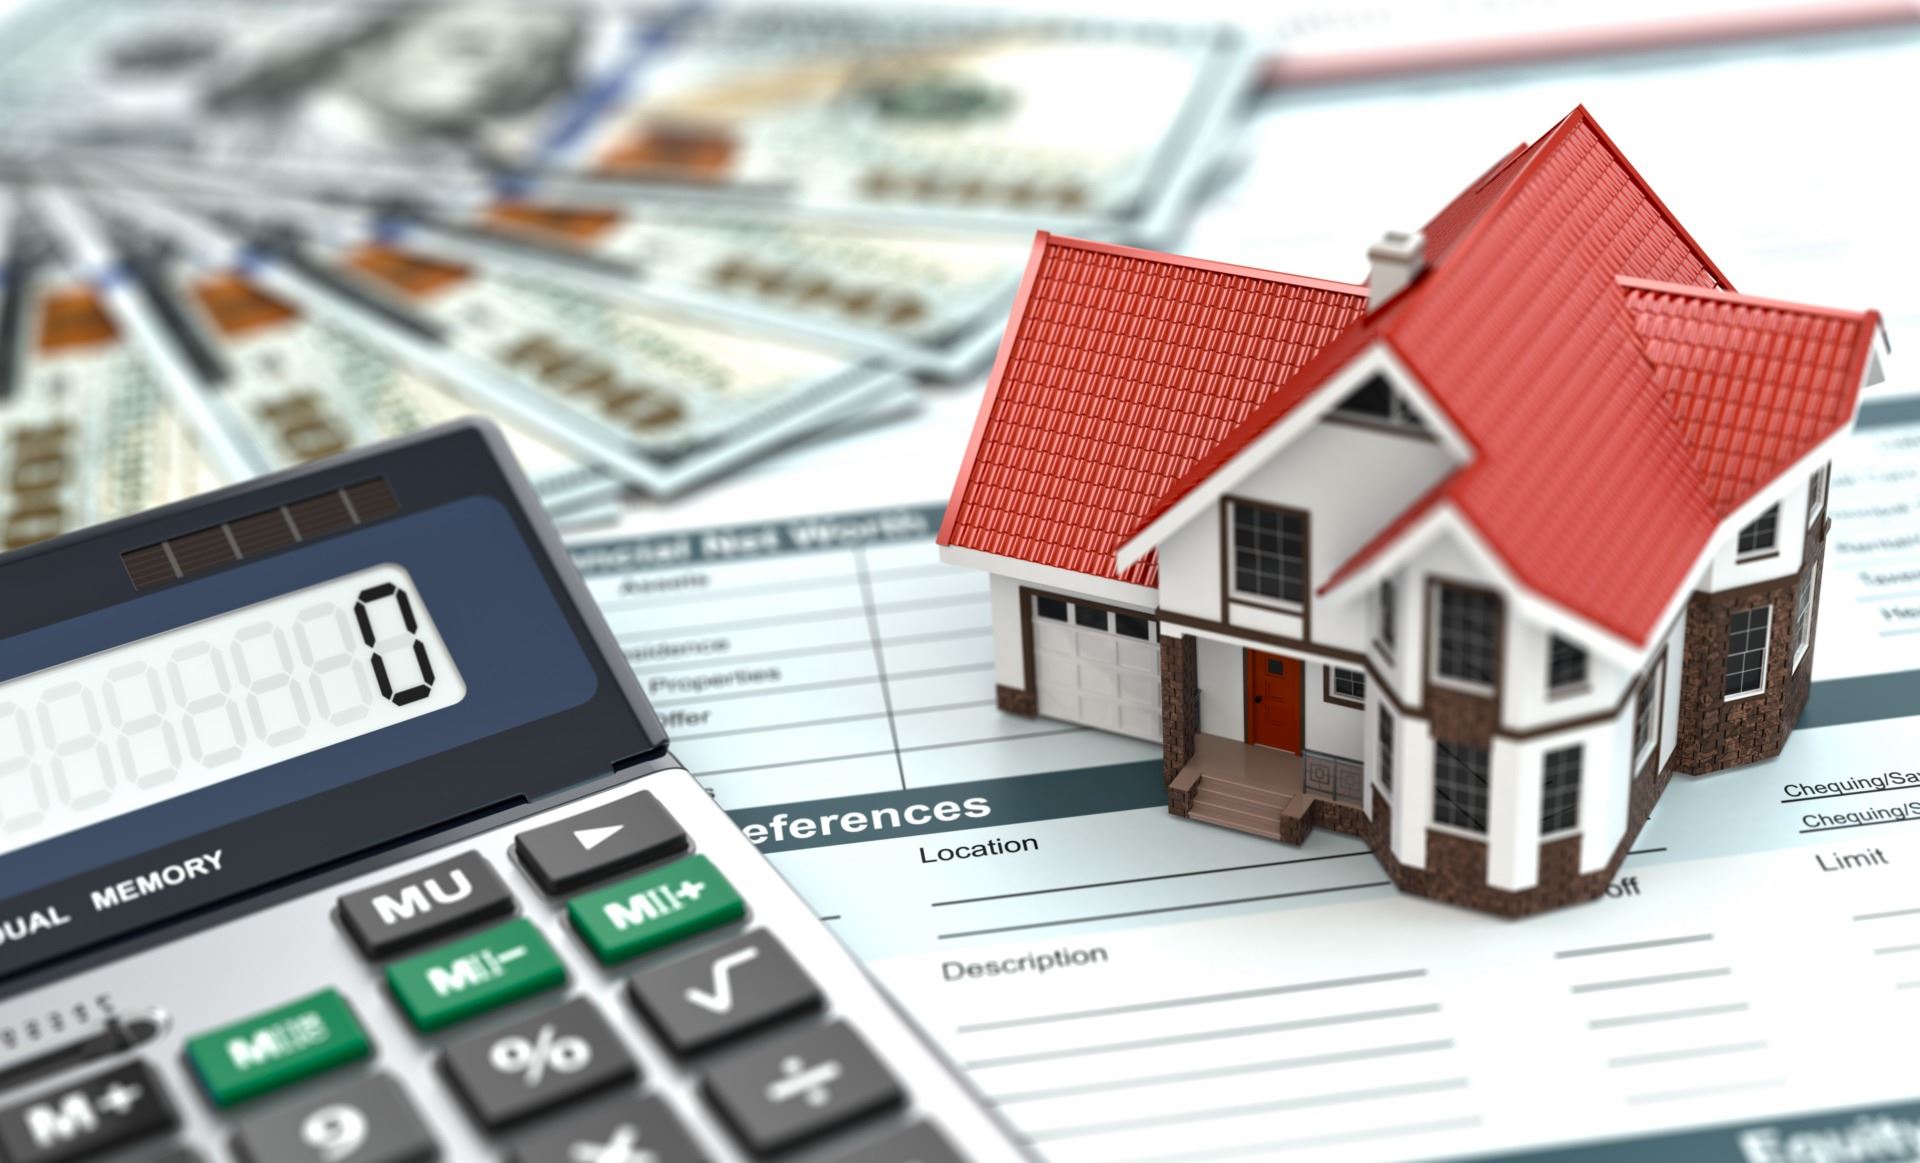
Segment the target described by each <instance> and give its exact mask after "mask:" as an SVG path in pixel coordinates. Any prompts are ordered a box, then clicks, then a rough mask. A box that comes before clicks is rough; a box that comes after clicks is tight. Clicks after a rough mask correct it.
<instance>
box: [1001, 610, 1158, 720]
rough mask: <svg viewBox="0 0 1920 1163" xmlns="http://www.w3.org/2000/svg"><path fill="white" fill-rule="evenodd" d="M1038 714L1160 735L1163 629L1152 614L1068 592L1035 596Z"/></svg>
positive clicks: (1035, 672) (1034, 624) (1034, 626)
mask: <svg viewBox="0 0 1920 1163" xmlns="http://www.w3.org/2000/svg"><path fill="white" fill-rule="evenodd" d="M1030 612H1031V614H1032V618H1033V670H1034V682H1035V684H1036V685H1037V686H1038V687H1039V688H1040V692H1039V703H1040V713H1041V714H1042V715H1045V716H1047V717H1048V718H1050V719H1065V720H1067V721H1068V722H1070V723H1084V724H1086V725H1087V726H1089V727H1098V728H1100V729H1101V730H1103V731H1118V732H1120V733H1121V734H1123V735H1134V736H1138V737H1139V738H1141V739H1151V740H1153V741H1154V742H1156V743H1158V742H1159V741H1160V635H1159V628H1158V627H1157V626H1156V625H1155V624H1154V622H1153V620H1152V619H1150V618H1147V617H1144V616H1142V615H1137V614H1126V613H1121V612H1120V611H1118V610H1110V609H1108V608H1107V607H1105V606H1090V605H1082V604H1081V603H1079V602H1075V601H1070V600H1068V599H1066V598H1054V597H1048V596H1046V595H1044V594H1036V595H1034V597H1033V609H1032V611H1030Z"/></svg>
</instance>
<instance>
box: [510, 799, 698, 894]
mask: <svg viewBox="0 0 1920 1163" xmlns="http://www.w3.org/2000/svg"><path fill="white" fill-rule="evenodd" d="M514 850H515V851H517V852H518V853H519V854H520V863H522V864H523V865H525V866H526V869H527V871H528V872H530V873H532V874H533V878H534V879H535V880H537V881H539V882H540V887H541V888H544V889H546V890H547V891H548V892H550V893H562V892H571V891H572V890H574V889H576V888H579V887H580V886H581V885H584V884H589V883H591V882H593V881H596V880H599V879H600V878H601V877H603V876H612V875H613V874H614V873H616V872H620V871H623V870H625V869H628V868H635V867H638V866H639V865H642V864H645V863H647V862H648V861H651V860H659V859H662V858H663V857H667V856H672V855H674V854H675V853H678V852H685V851H686V850H687V833H686V830H685V829H683V828H681V827H680V824H679V821H677V820H675V819H674V818H673V817H672V816H670V815H668V814H667V809H665V808H663V807H661V806H660V801H659V800H657V799H655V798H654V796H653V793H652V792H644V791H643V792H636V793H634V794H633V795H630V796H627V797H626V798H624V799H619V800H615V801H614V802H613V803H610V804H605V805H602V806H601V807H597V808H594V809H593V810H591V811H586V812H581V813H580V814H579V815H577V816H568V817H567V818H566V819H564V820H562V821H560V822H559V823H557V824H548V825H546V826H545V827H543V828H535V829H533V830H532V831H528V832H522V833H520V835H519V836H517V837H515V838H514Z"/></svg>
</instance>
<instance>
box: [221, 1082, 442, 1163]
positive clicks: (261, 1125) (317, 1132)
mask: <svg viewBox="0 0 1920 1163" xmlns="http://www.w3.org/2000/svg"><path fill="white" fill-rule="evenodd" d="M436 1150H437V1149H436V1148H435V1147H434V1144H433V1136H431V1135H429V1134H428V1133H427V1128H426V1127H425V1126H424V1125H423V1124H422V1123H421V1122H420V1116H419V1115H418V1114H416V1113H415V1112H414V1109H413V1104H412V1103H410V1102H408V1101H407V1096H406V1095H405V1094H404V1093H403V1092H402V1091H401V1090H400V1084H399V1083H397V1082H395V1081H394V1080H393V1079H391V1078H389V1077H387V1076H386V1075H384V1074H373V1075H369V1076H367V1077H366V1078H359V1079H355V1080H354V1081H352V1082H349V1083H347V1084H346V1085H345V1086H337V1087H334V1088H333V1089H331V1090H325V1091H321V1092H320V1093H318V1094H315V1095H312V1096H311V1097H309V1098H307V1099H305V1100H303V1101H301V1102H297V1103H293V1104H291V1105H289V1106H283V1107H281V1108H279V1109H278V1110H275V1111H270V1112H269V1113H267V1114H264V1115H261V1116H260V1117H259V1118H256V1119H253V1120H252V1121H250V1122H248V1123H245V1124H244V1125H242V1126H241V1128H240V1129H239V1130H238V1131H236V1132H235V1133H234V1136H233V1151H234V1154H236V1155H238V1156H239V1157H240V1159H241V1161H242V1163H417V1161H418V1160H421V1159H428V1158H432V1157H433V1155H434V1154H435V1153H436Z"/></svg>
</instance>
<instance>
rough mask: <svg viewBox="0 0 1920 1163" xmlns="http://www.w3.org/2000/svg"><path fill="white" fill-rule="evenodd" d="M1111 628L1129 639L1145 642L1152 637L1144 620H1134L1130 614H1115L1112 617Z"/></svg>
mask: <svg viewBox="0 0 1920 1163" xmlns="http://www.w3.org/2000/svg"><path fill="white" fill-rule="evenodd" d="M1113 628H1114V629H1115V630H1117V631H1119V632H1120V633H1122V634H1125V635H1126V636H1127V637H1129V638H1138V639H1141V640H1142V641H1145V640H1146V639H1148V638H1150V637H1152V633H1151V631H1149V629H1148V627H1147V620H1146V619H1145V618H1136V617H1134V616H1133V615H1132V614H1115V615H1114V616H1113Z"/></svg>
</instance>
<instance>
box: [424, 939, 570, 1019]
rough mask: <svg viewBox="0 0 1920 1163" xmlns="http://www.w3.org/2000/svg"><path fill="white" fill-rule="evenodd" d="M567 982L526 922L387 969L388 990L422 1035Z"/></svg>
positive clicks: (564, 972)
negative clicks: (391, 991) (422, 1032)
mask: <svg viewBox="0 0 1920 1163" xmlns="http://www.w3.org/2000/svg"><path fill="white" fill-rule="evenodd" d="M566 980H567V967H566V966H565V965H563V964H561V962H560V957H559V955H558V954H557V953H555V952H554V951H553V946H552V945H550V944H548V943H547V939H546V938H545V937H543V936H541V935H540V930H539V928H538V927H536V926H535V925H534V923H533V922H532V921H529V920H527V919H526V918H525V917H520V918H518V919H515V920H511V921H508V922H507V923H506V924H504V925H496V926H494V927H493V928H491V929H488V930H487V931H486V932H484V933H475V934H474V935H473V936H471V937H467V938H464V939H462V940H459V941H454V942H452V943H451V944H447V945H442V946H440V947H439V948H437V949H429V950H428V951H427V952H425V953H418V954H415V955H414V956H412V957H409V958H407V959H406V960H404V961H396V962H394V963H393V964H392V965H389V966H387V985H388V986H389V987H390V988H391V989H392V990H393V996H394V997H396V998H398V999H399V1001H400V1008H402V1009H404V1010H406V1011H407V1017H408V1018H409V1019H410V1020H412V1022H413V1025H414V1028H415V1029H418V1030H421V1031H428V1030H438V1029H440V1028H442V1027H443V1026H451V1025H452V1024H453V1023H455V1022H459V1021H465V1020H466V1019H467V1018H470V1017H472V1016H474V1015H475V1014H480V1013H485V1012H486V1011H488V1010H490V1009H494V1008H496V1007H498V1006H503V1005H506V1004H507V1003H508V1002H512V1001H518V1000H520V999H521V998H523V997H527V996H529V995H531V994H536V993H539V992H540V991H541V990H544V989H552V988H554V987H555V986H557V985H561V984H563V983H564V982H565V981H566Z"/></svg>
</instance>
